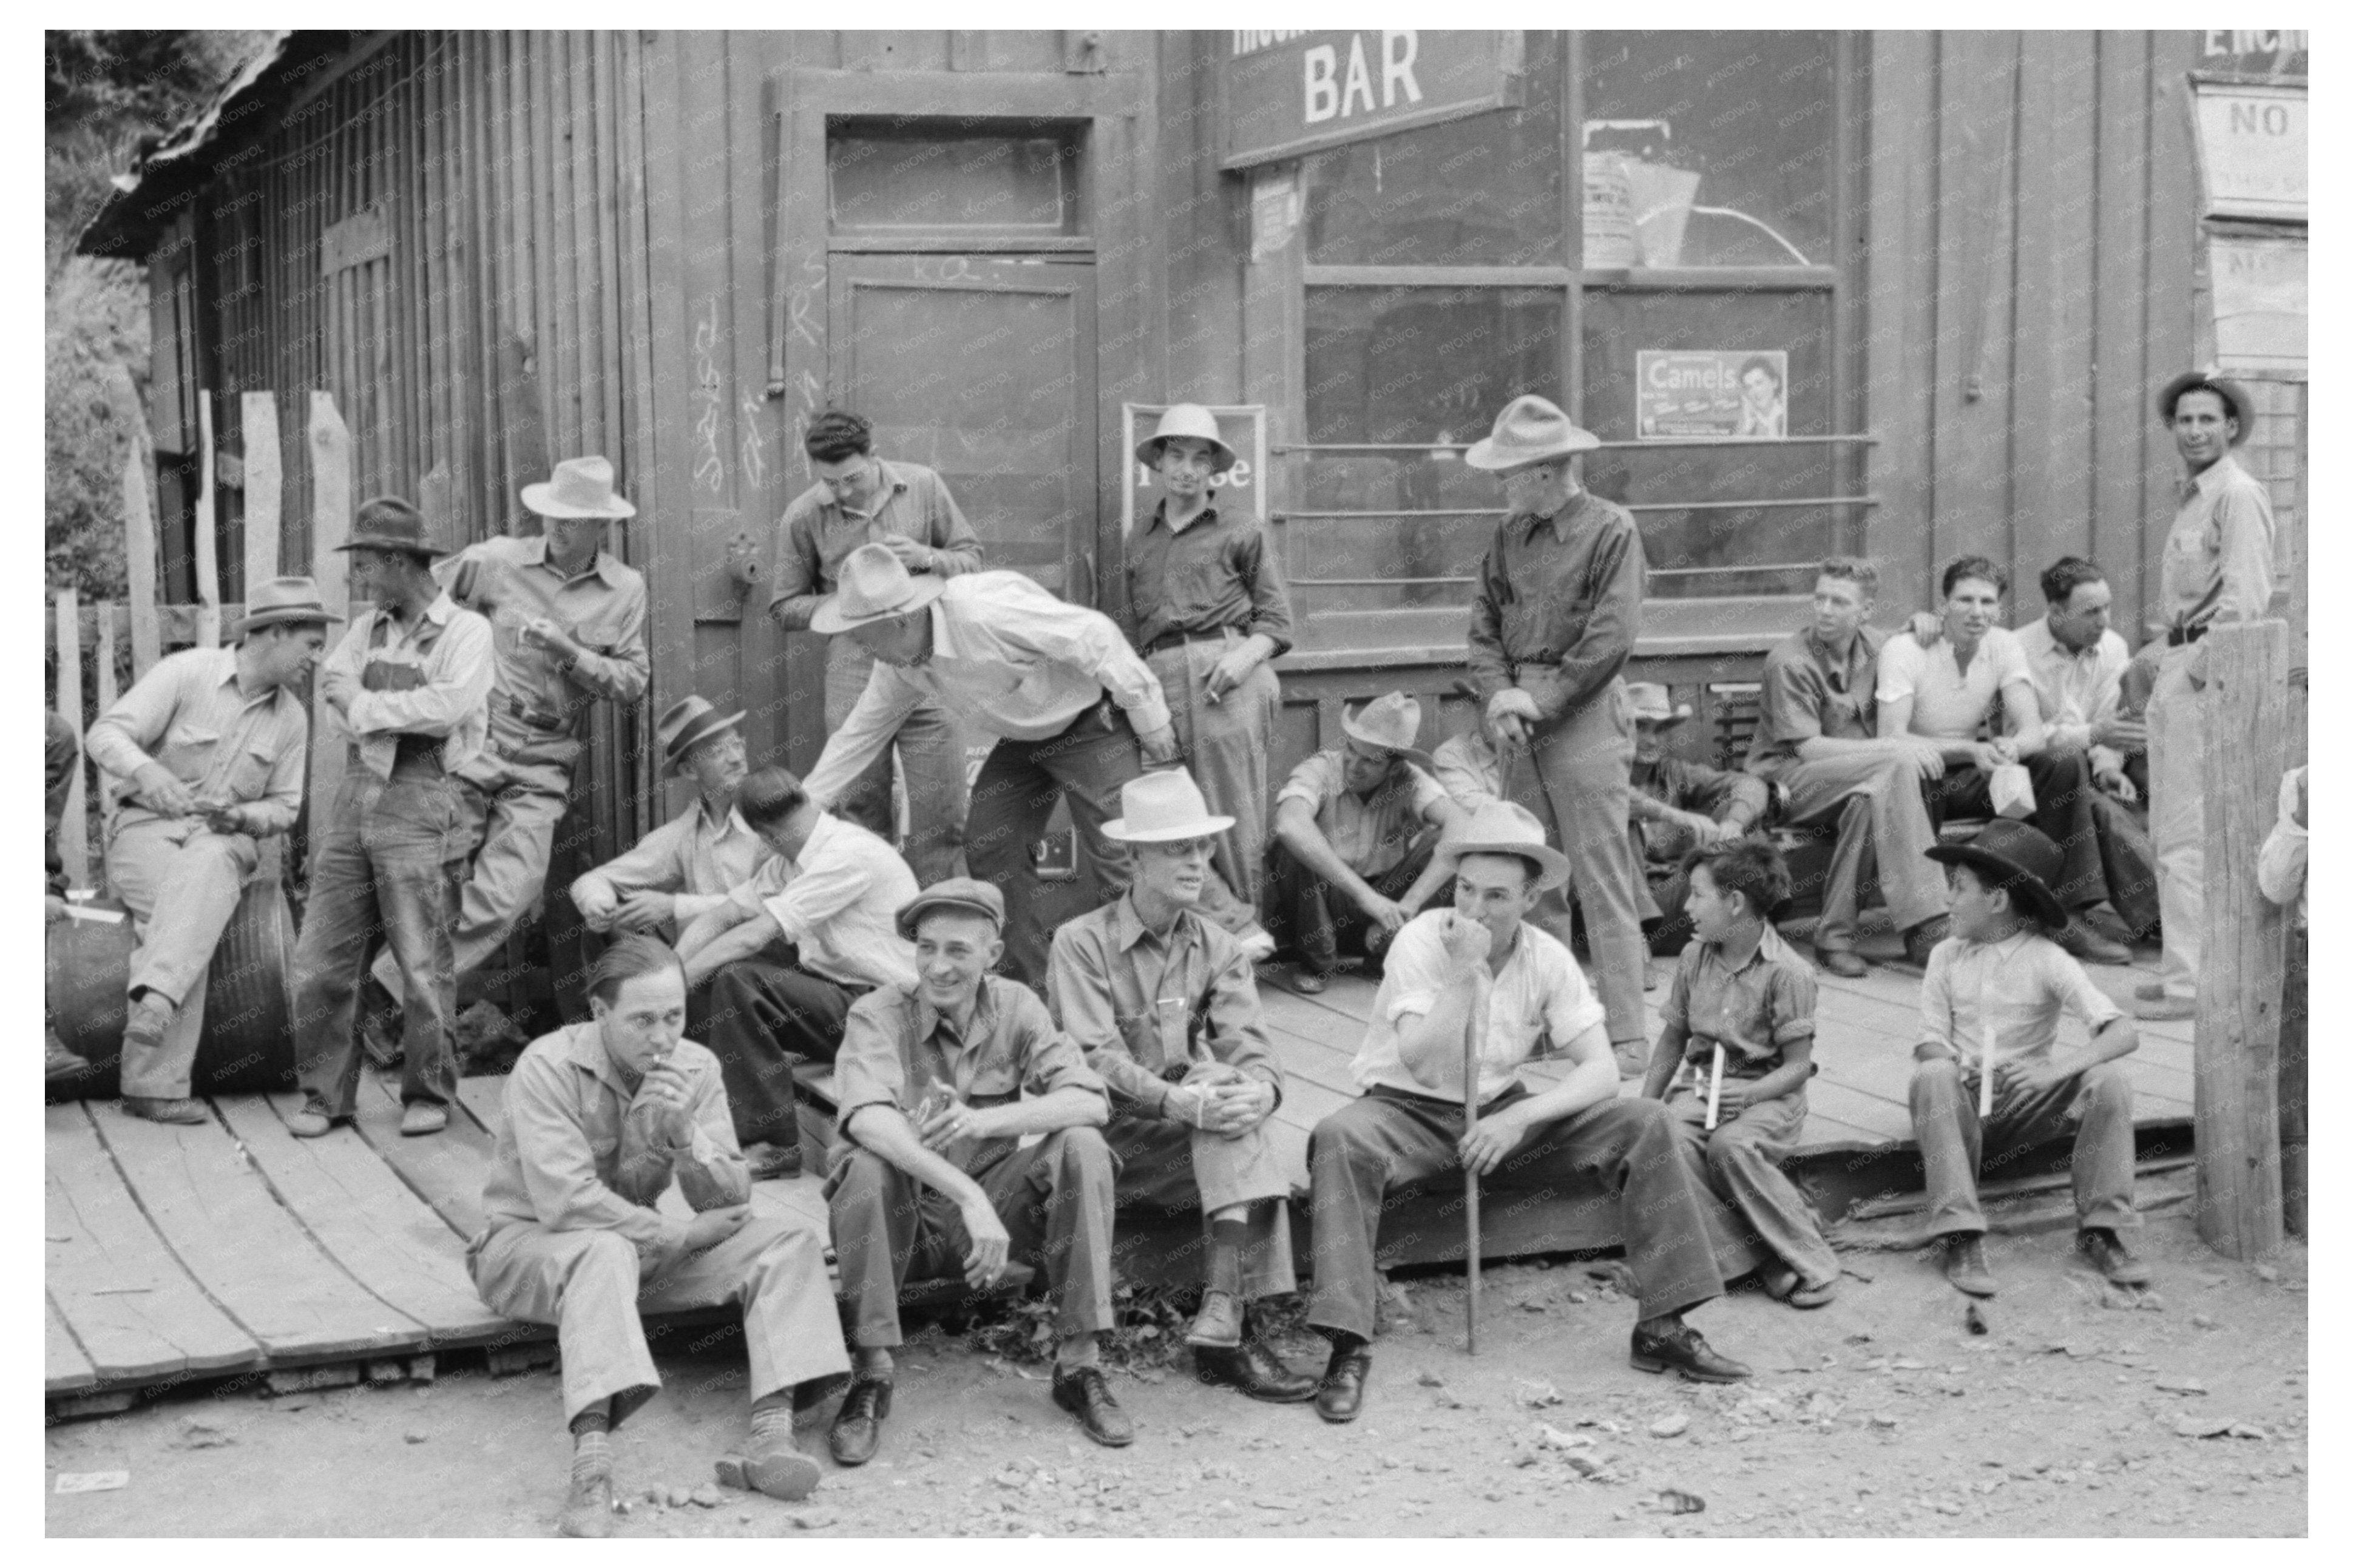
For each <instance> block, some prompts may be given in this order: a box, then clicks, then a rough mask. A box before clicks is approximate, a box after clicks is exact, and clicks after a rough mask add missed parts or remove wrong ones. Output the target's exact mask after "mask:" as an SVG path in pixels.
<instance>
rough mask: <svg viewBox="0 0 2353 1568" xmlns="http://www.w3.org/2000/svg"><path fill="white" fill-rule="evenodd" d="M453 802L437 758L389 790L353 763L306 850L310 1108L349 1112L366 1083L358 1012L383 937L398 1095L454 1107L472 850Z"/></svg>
mask: <svg viewBox="0 0 2353 1568" xmlns="http://www.w3.org/2000/svg"><path fill="white" fill-rule="evenodd" d="M458 796H459V785H458V783H457V781H456V780H455V779H452V778H450V777H449V776H448V774H446V773H443V772H442V771H441V764H440V763H439V762H438V761H436V760H434V759H433V758H431V757H430V756H417V757H410V756H406V755H404V756H402V757H401V758H400V760H399V762H398V763H396V766H395V767H394V768H393V772H392V777H391V779H390V780H389V781H384V780H379V779H378V778H377V777H376V776H375V774H374V773H371V772H369V771H368V769H367V766H366V765H365V764H364V763H362V762H360V760H359V759H358V757H357V756H356V755H354V756H353V758H352V759H351V761H350V763H348V764H347V765H346V766H345V768H344V770H343V784H342V786H341V787H340V788H339V789H338V790H337V792H336V795H335V801H334V807H333V810H332V812H331V813H330V814H329V816H328V818H327V823H326V826H325V829H324V831H323V832H322V833H321V834H320V835H319V837H317V838H316V839H315V840H314V841H313V844H312V847H311V895H310V900H309V901H308V902H307V903H306V904H305V906H304V908H303V911H302V934H301V937H300V938H299V939H298V940H297V941H296V942H295V944H294V1054H295V1061H296V1069H297V1076H298V1077H299V1079H300V1080H301V1086H302V1093H303V1096H304V1099H305V1100H307V1101H308V1103H309V1108H310V1109H311V1110H316V1111H319V1112H322V1114H324V1115H327V1116H331V1117H348V1116H349V1115H351V1114H352V1110H353V1100H355V1098H356V1095H357V1091H358V1089H359V1081H360V1044H359V1037H358V1035H357V1033H356V1032H355V1031H354V1030H353V1026H352V1025H353V1012H354V1011H355V1010H356V1003H357V998H358V993H359V983H360V977H361V976H362V975H363V974H364V973H366V969H365V965H366V961H367V957H368V952H369V948H370V945H371V943H373V942H375V941H376V940H378V939H379V938H381V939H382V941H383V942H385V945H386V946H387V947H389V948H390V949H391V951H392V955H393V959H394V962H395V963H396V964H397V965H398V967H399V971H400V973H399V979H400V989H399V990H398V992H397V993H396V994H397V995H398V996H399V997H400V1003H401V1005H400V1011H401V1050H402V1058H401V1085H400V1098H401V1100H402V1101H403V1102H404V1103H407V1104H416V1103H418V1102H425V1103H429V1104H436V1105H447V1104H448V1103H449V1102H450V1101H451V1100H455V1099H456V1098H457V1093H458V1071H457V1058H456V1057H455V1055H454V1053H453V1051H452V1049H451V1045H450V1039H449V1021H450V1013H451V1010H452V1009H451V1002H452V993H453V991H454V989H455V984H454V973H453V969H452V964H451V957H450V932H451V930H452V928H454V927H455V926H456V924H457V921H458V879H459V873H460V872H461V871H462V870H463V868H464V864H465V861H464V855H465V850H466V831H465V818H464V812H463V808H462V807H461V806H460V805H459V798H458Z"/></svg>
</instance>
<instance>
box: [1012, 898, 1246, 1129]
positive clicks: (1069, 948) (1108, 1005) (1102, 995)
mask: <svg viewBox="0 0 2353 1568" xmlns="http://www.w3.org/2000/svg"><path fill="white" fill-rule="evenodd" d="M1046 1000H1047V1002H1048V1003H1049V1005H1050V1006H1051V1008H1052V1010H1053V1014H1054V1018H1055V1020H1056V1021H1057V1022H1058V1023H1060V1025H1061V1026H1062V1028H1063V1029H1064V1030H1065V1031H1066V1032H1068V1034H1069V1035H1070V1037H1071V1039H1072V1040H1073V1041H1074V1042H1076V1043H1077V1045H1078V1047H1079V1049H1081V1050H1082V1051H1083V1052H1085V1053H1086V1058H1087V1066H1089V1067H1090V1068H1093V1069H1094V1070H1095V1072H1096V1073H1097V1074H1098V1075H1099V1076H1100V1077H1101V1078H1102V1079H1103V1082H1104V1083H1105V1084H1107V1085H1109V1086H1110V1089H1111V1093H1112V1103H1113V1106H1114V1107H1115V1108H1116V1109H1117V1110H1119V1111H1120V1112H1121V1113H1122V1114H1124V1115H1130V1116H1139V1117H1145V1118H1148V1119H1152V1120H1165V1119H1166V1117H1167V1114H1168V1110H1167V1104H1168V1092H1169V1090H1170V1089H1172V1088H1173V1087H1175V1082H1176V1080H1177V1079H1183V1077H1184V1076H1185V1072H1186V1069H1187V1068H1189V1067H1191V1066H1192V1065H1194V1064H1195V1063H1198V1062H1213V1061H1214V1062H1222V1063H1224V1064H1226V1065H1227V1066H1229V1067H1231V1068H1238V1069H1240V1071H1242V1072H1244V1073H1246V1074H1248V1075H1249V1076H1250V1077H1251V1078H1254V1079H1260V1080H1261V1081H1262V1082H1265V1083H1268V1084H1271V1085H1272V1086H1273V1087H1274V1091H1275V1096H1276V1099H1277V1101H1278V1103H1279V1102H1280V1100H1281V1098H1282V1067H1281V1066H1280V1065H1279V1064H1277V1062H1276V1061H1275V1059H1274V1052H1273V1049H1272V1048H1271V1047H1270V1046H1269V1045H1268V1044H1267V1038H1266V1020H1265V1017H1264V1016H1263V1015H1262V1014H1261V1012H1260V1010H1259V1001H1258V979H1257V976H1256V975H1255V974H1254V973H1252V971H1251V969H1250V956H1249V954H1247V953H1245V952H1243V951H1242V947H1241V943H1240V942H1237V941H1235V940H1234V938H1233V937H1232V936H1231V935H1230V934H1229V933H1228V932H1227V931H1224V930H1222V929H1221V928H1219V927H1218V926H1216V925H1214V924H1212V923H1210V922H1209V921H1205V920H1203V919H1202V918H1201V917H1200V915H1199V914H1198V913H1197V912H1196V911H1194V910H1181V911H1179V912H1178V914H1177V916H1176V924H1175V925H1173V926H1172V927H1170V928H1169V931H1168V934H1167V935H1166V937H1162V936H1160V935H1158V934H1157V933H1155V931H1153V930H1152V929H1151V928H1150V927H1148V926H1146V925H1145V923H1144V920H1143V917H1142V916H1140V915H1138V914H1137V913H1136V912H1135V896H1134V893H1132V892H1131V893H1123V894H1121V895H1120V896H1119V898H1118V899H1117V900H1114V901H1113V902H1112V903H1109V904H1106V905H1104V906H1103V908H1102V909H1099V910H1090V911H1088V912H1087V913H1085V914H1082V915H1081V916H1079V917H1078V918H1077V919H1076V920H1073V921H1067V922H1066V923H1064V924H1063V926H1062V927H1061V928H1060V930H1058V931H1055V932H1054V952H1053V958H1052V961H1051V963H1050V965H1049V967H1048V968H1047V971H1046ZM1171 1074H1173V1075H1174V1078H1173V1079H1172V1078H1171V1076H1170V1075H1171Z"/></svg>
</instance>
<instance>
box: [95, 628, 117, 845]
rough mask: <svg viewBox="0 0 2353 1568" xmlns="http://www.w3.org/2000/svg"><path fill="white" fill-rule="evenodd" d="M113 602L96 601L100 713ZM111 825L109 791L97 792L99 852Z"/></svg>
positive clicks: (106, 701)
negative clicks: (98, 794) (98, 793)
mask: <svg viewBox="0 0 2353 1568" xmlns="http://www.w3.org/2000/svg"><path fill="white" fill-rule="evenodd" d="M114 698H115V690H114V605H113V604H112V602H111V601H109V600H106V599H100V601H99V602H98V710H99V712H100V714H103V713H105V711H106V710H108V709H110V708H111V707H113V706H114ZM113 826H114V795H113V792H112V791H111V790H101V791H100V796H99V803H98V841H99V845H100V855H101V856H103V855H104V853H105V844H106V837H107V835H108V833H109V832H110V831H111V829H112V828H113Z"/></svg>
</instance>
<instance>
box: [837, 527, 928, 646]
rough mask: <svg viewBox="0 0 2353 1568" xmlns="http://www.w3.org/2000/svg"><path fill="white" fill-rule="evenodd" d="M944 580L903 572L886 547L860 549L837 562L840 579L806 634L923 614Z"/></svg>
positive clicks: (905, 570) (846, 629)
mask: <svg viewBox="0 0 2353 1568" xmlns="http://www.w3.org/2000/svg"><path fill="white" fill-rule="evenodd" d="M947 585H948V583H947V579H946V578H944V577H942V576H940V575H938V574H935V573H931V572H926V573H923V574H922V575H920V576H918V575H917V574H914V573H913V572H910V571H908V570H907V568H906V567H905V565H903V564H902V563H901V562H900V560H899V558H898V557H897V556H895V555H893V554H892V553H891V551H890V547H889V546H887V545H881V544H861V545H860V546H859V547H858V548H857V549H855V550H853V551H851V552H849V554H847V555H845V556H843V557H842V558H841V579H840V581H839V583H838V584H835V587H834V591H833V593H832V594H831V595H829V596H828V597H827V598H826V599H825V600H824V601H823V602H821V603H820V604H819V605H818V607H817V613H816V614H814V615H812V616H809V630H811V631H813V632H821V633H823V634H825V635H826V636H828V637H830V636H832V635H833V634H835V633H837V632H846V631H848V630H849V628H850V627H852V626H864V625H865V624H866V623H867V622H869V621H882V620H888V619H890V618H891V617H892V616H903V615H907V614H910V613H912V612H913V611H916V610H920V609H922V608H923V606H924V605H928V604H930V603H931V602H932V601H933V600H934V599H936V598H938V597H939V596H940V590H942V589H943V588H945V587H946V586H947Z"/></svg>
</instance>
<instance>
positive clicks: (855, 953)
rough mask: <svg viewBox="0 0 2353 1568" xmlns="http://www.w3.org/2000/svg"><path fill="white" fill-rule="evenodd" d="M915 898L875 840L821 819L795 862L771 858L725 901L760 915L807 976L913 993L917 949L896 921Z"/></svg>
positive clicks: (897, 861)
mask: <svg viewBox="0 0 2353 1568" xmlns="http://www.w3.org/2000/svg"><path fill="white" fill-rule="evenodd" d="M920 890H921V889H918V888H917V887H916V886H915V874H914V873H913V871H911V870H909V869H907V863H906V862H905V861H904V860H902V859H901V858H899V852H898V851H897V850H896V849H893V848H892V847H891V846H890V845H889V844H887V843H885V842H884V841H883V840H882V839H881V837H879V836H877V835H875V834H873V833H870V832H869V831H867V830H866V829H865V828H863V827H860V826H858V824H856V823H854V822H848V821H844V820H843V819H842V818H840V817H839V816H828V815H824V814H820V815H819V816H818V819H817V826H815V827H812V828H811V829H809V836H808V842H807V843H806V844H804V845H802V846H801V852H800V854H799V855H798V856H797V858H795V859H794V860H793V861H791V862H790V863H787V862H786V860H785V859H784V858H782V857H781V856H771V857H769V858H768V859H767V860H766V861H765V863H764V864H763V865H762V866H761V867H760V868H759V870H758V871H756V872H755V873H754V875H753V877H752V879H751V880H750V881H748V882H746V883H745V884H744V885H743V886H742V887H740V888H737V889H734V890H733V892H732V893H730V894H729V895H728V897H729V900H730V901H731V902H732V903H733V905H734V907H735V910H736V911H737V912H738V913H740V914H744V915H756V914H758V913H759V912H760V911H761V910H766V911H767V912H768V914H769V915H770V916H771V917H773V918H774V919H775V921H776V924H777V925H779V926H781V927H783V928H784V933H785V940H786V942H791V943H792V944H793V945H794V946H795V947H797V949H799V950H800V962H801V967H802V968H804V969H806V970H807V971H808V972H809V973H812V974H819V975H823V976H824V977H825V978H826V979H828V980H830V981H833V982H834V983H836V984H841V985H913V984H914V983H915V944H914V943H913V942H909V941H908V940H907V939H906V938H905V937H903V936H901V935H900V934H899V927H898V919H899V911H900V910H902V909H904V908H906V907H907V905H908V904H910V903H912V902H913V901H914V897H915V894H916V893H917V892H918V891H920Z"/></svg>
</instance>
